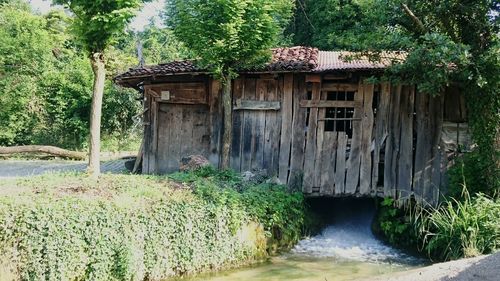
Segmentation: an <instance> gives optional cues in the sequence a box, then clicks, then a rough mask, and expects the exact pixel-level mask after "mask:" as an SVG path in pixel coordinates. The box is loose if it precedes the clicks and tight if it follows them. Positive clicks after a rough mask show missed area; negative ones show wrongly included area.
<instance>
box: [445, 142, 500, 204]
mask: <svg viewBox="0 0 500 281" xmlns="http://www.w3.org/2000/svg"><path fill="white" fill-rule="evenodd" d="M487 163H488V162H487V161H483V160H482V159H481V154H480V153H478V151H472V152H469V153H465V154H464V155H462V156H461V157H460V158H458V159H456V160H455V164H454V165H453V166H452V167H451V168H450V169H449V170H448V178H449V180H448V188H447V196H448V197H450V198H455V199H457V200H459V201H462V200H464V199H466V198H467V196H466V194H464V187H465V186H466V187H467V191H468V193H470V194H477V193H483V194H486V195H487V196H492V197H495V196H497V195H500V194H498V191H499V190H498V189H492V188H490V185H489V183H490V182H492V181H494V180H496V181H497V182H496V183H495V184H494V186H500V183H499V182H498V181H500V177H497V178H496V179H490V178H487V177H485V176H486V175H485V174H484V173H483V171H484V170H488V169H489V167H485V164H487Z"/></svg>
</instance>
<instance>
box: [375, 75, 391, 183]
mask: <svg viewBox="0 0 500 281" xmlns="http://www.w3.org/2000/svg"><path fill="white" fill-rule="evenodd" d="M390 94H391V86H390V84H389V83H382V85H381V89H380V95H379V97H380V99H379V104H378V107H377V116H376V118H375V119H376V120H375V124H374V125H375V135H374V143H375V149H374V151H373V168H372V190H376V189H377V188H378V186H377V183H378V181H379V165H380V151H381V149H382V147H383V144H384V142H385V139H386V137H387V124H388V122H389V102H390Z"/></svg>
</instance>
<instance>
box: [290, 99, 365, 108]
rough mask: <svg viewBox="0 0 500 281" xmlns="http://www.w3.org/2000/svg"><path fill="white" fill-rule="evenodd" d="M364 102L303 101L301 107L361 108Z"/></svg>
mask: <svg viewBox="0 0 500 281" xmlns="http://www.w3.org/2000/svg"><path fill="white" fill-rule="evenodd" d="M361 104H362V102H357V101H337V100H301V101H300V107H312V108H315V107H354V108H360V107H361Z"/></svg>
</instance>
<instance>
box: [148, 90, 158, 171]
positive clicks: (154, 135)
mask: <svg viewBox="0 0 500 281" xmlns="http://www.w3.org/2000/svg"><path fill="white" fill-rule="evenodd" d="M151 112H152V118H151V141H152V145H151V156H152V157H150V158H149V170H150V171H151V173H154V174H157V173H158V169H157V165H156V164H157V161H158V159H157V158H158V114H159V112H158V102H157V101H156V99H152V100H151Z"/></svg>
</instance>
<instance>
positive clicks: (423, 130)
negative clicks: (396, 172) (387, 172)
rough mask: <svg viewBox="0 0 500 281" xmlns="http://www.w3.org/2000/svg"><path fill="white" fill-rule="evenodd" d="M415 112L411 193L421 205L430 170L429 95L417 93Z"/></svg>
mask: <svg viewBox="0 0 500 281" xmlns="http://www.w3.org/2000/svg"><path fill="white" fill-rule="evenodd" d="M415 112H416V122H415V125H416V128H415V129H416V130H415V131H416V133H417V138H416V147H415V163H414V167H415V170H414V174H413V193H414V194H415V198H416V200H417V202H419V203H422V202H423V200H424V184H425V175H426V174H428V173H426V170H427V169H429V168H430V165H428V163H427V159H429V158H430V155H431V143H430V135H429V133H430V131H429V129H430V128H429V95H428V94H426V93H420V92H417V93H416V96H415Z"/></svg>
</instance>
